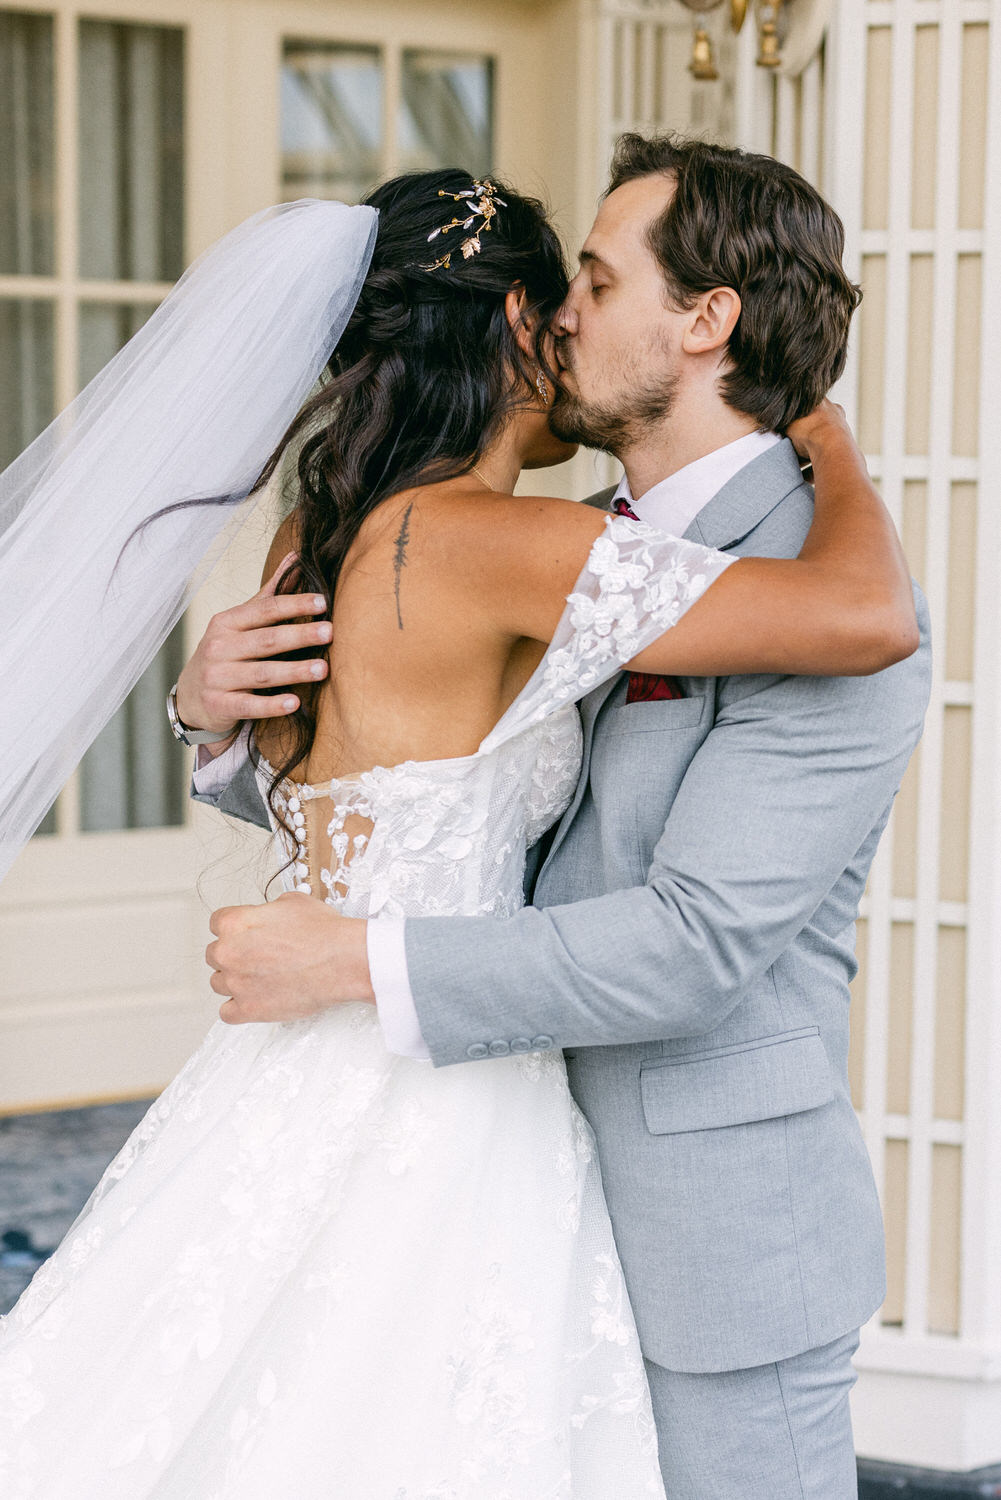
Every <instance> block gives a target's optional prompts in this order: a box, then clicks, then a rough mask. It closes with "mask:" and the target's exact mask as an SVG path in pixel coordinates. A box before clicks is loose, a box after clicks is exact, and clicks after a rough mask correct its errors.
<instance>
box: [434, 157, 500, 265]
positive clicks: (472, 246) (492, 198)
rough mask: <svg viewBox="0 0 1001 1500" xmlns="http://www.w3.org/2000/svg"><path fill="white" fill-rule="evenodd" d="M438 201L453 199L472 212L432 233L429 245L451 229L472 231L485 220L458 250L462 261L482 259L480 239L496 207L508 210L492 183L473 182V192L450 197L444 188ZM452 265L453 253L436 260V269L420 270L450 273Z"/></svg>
mask: <svg viewBox="0 0 1001 1500" xmlns="http://www.w3.org/2000/svg"><path fill="white" fill-rule="evenodd" d="M438 197H439V198H453V199H454V200H455V202H456V203H464V204H465V206H466V208H467V210H469V212H468V213H467V215H466V216H460V217H458V218H455V219H450V220H449V222H448V223H447V224H442V225H441V226H440V227H439V228H438V229H432V231H431V233H430V234H429V235H428V244H430V243H431V241H432V240H436V239H437V238H438V236H439V235H440V234H448V232H449V230H450V229H471V228H472V227H473V224H474V223H475V222H476V220H477V219H482V220H483V223H482V224H481V225H480V227H479V229H477V230H476V232H475V234H470V235H467V237H466V238H465V239H464V240H463V241H462V244H461V245H460V246H459V249H460V250H461V251H462V258H463V260H469V259H470V257H471V256H473V255H479V253H480V235H481V234H482V233H483V231H484V230H485V229H489V228H490V221H491V220H492V219H493V218H494V217H495V216H496V214H497V205H498V204H499V205H500V207H501V208H507V204H506V203H505V202H504V199H503V198H498V196H497V189H496V188H495V187H494V185H493V183H492V182H491V181H490V179H489V178H484V180H483V182H474V183H473V185H472V187H471V188H465V189H464V190H463V191H462V192H461V193H449V192H447V191H446V190H445V188H439V189H438ZM451 264H452V252H451V250H449V251H447V252H446V253H445V254H444V255H442V256H441V257H440V258H439V259H438V260H436V261H435V262H434V264H433V265H430V266H421V270H422V271H437V270H438V268H439V266H443V267H444V268H445V270H446V271H447V270H448V269H449V268H450V266H451Z"/></svg>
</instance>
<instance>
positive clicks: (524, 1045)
mask: <svg viewBox="0 0 1001 1500" xmlns="http://www.w3.org/2000/svg"><path fill="white" fill-rule="evenodd" d="M531 1050H532V1044H531V1042H530V1041H529V1039H528V1037H527V1036H513V1037H512V1038H511V1051H512V1052H531Z"/></svg>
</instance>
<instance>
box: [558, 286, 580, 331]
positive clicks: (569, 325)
mask: <svg viewBox="0 0 1001 1500" xmlns="http://www.w3.org/2000/svg"><path fill="white" fill-rule="evenodd" d="M552 326H553V332H554V334H555V335H556V337H557V338H566V337H567V335H569V334H574V333H576V332H577V311H576V309H575V307H574V305H573V288H572V287H571V289H570V291H569V293H568V294H567V298H566V301H565V302H564V303H563V305H562V307H560V308H559V309H558V310H557V313H556V316H555V318H554V319H553V325H552Z"/></svg>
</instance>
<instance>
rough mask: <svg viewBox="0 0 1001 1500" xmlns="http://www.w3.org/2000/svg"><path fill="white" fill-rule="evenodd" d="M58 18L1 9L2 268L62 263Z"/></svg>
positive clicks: (38, 269)
mask: <svg viewBox="0 0 1001 1500" xmlns="http://www.w3.org/2000/svg"><path fill="white" fill-rule="evenodd" d="M53 116H54V94H53V83H52V18H51V17H50V16H32V15H25V14H23V13H22V12H19V11H0V275H7V276H10V275H22V276H27V275H32V276H51V275H52V274H53V272H54V270H55V263H54V249H53V240H54V220H55V189H54V173H53V128H54V119H53Z"/></svg>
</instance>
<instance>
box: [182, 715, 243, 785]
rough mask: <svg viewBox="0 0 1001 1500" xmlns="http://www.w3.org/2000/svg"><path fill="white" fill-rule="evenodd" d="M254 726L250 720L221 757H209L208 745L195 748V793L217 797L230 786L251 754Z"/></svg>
mask: <svg viewBox="0 0 1001 1500" xmlns="http://www.w3.org/2000/svg"><path fill="white" fill-rule="evenodd" d="M252 728H253V724H252V723H251V721H250V720H249V719H248V720H246V721H245V723H244V725H243V728H242V729H241V730H240V733H239V734H238V735H237V737H236V739H235V740H234V741H233V743H232V744H231V745H230V746H229V748H228V749H227V750H223V752H222V753H221V755H209V753H208V747H207V746H206V745H198V746H196V748H195V768H194V772H193V775H192V780H193V782H194V786H195V791H196V792H197V793H198V795H199V796H200V797H217V796H218V795H219V793H220V792H221V791H222V790H223V789H224V787H226V786H228V785H229V783H230V782H231V781H232V780H233V777H234V776H235V775H236V773H237V771H238V770H239V769H240V767H241V765H242V764H243V762H244V761H245V760H246V759H247V756H248V755H249V754H250V749H249V744H250V731H251V729H252Z"/></svg>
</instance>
